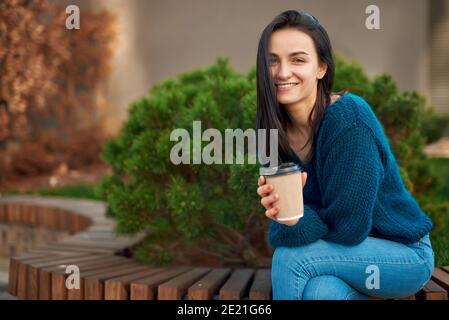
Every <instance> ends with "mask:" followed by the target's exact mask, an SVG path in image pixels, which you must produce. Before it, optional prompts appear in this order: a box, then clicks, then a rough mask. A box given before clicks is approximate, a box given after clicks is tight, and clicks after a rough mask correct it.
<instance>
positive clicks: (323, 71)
mask: <svg viewBox="0 0 449 320" xmlns="http://www.w3.org/2000/svg"><path fill="white" fill-rule="evenodd" d="M326 71H327V64H325V63H321V64H320V66H319V68H318V75H317V79H323V77H324V75H325V74H326Z"/></svg>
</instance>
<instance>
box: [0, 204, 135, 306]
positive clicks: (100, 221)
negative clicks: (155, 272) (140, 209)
mask: <svg viewBox="0 0 449 320" xmlns="http://www.w3.org/2000/svg"><path fill="white" fill-rule="evenodd" d="M17 202H18V203H23V204H30V205H37V206H45V207H57V208H61V209H66V210H70V211H74V212H77V213H79V214H82V215H84V216H87V217H89V218H90V219H91V221H92V224H91V226H90V227H89V228H88V229H87V230H85V231H82V232H80V233H78V234H76V235H73V236H67V237H65V238H63V239H61V240H60V241H58V242H66V241H70V240H72V239H79V240H94V241H95V239H103V240H104V239H108V240H109V243H110V244H112V243H120V245H123V246H127V245H131V244H133V243H135V242H136V241H137V240H138V239H140V238H141V237H142V235H136V236H133V237H124V236H118V235H117V234H116V233H115V232H114V229H115V222H114V220H112V219H110V218H107V217H106V214H105V212H106V204H105V203H104V202H101V201H94V200H83V199H68V198H62V197H38V196H3V197H2V196H1V195H0V204H2V203H17ZM8 268H9V258H8V257H1V256H0V300H1V299H16V298H15V297H12V296H11V295H9V294H8V293H7V284H8Z"/></svg>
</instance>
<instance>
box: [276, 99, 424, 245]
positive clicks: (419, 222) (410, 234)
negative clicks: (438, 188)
mask: <svg viewBox="0 0 449 320" xmlns="http://www.w3.org/2000/svg"><path fill="white" fill-rule="evenodd" d="M291 160H292V161H294V162H296V163H298V164H300V165H301V166H302V169H303V171H306V172H307V182H306V185H305V187H304V190H303V198H304V216H303V217H302V218H301V219H300V220H299V222H298V223H297V224H296V225H294V226H291V227H290V226H286V225H283V224H280V223H278V222H276V221H273V220H272V221H271V222H270V227H269V237H268V240H269V244H270V245H271V246H273V247H278V246H286V247H292V246H302V245H305V244H308V243H311V242H314V241H317V240H319V239H324V240H327V241H331V242H335V243H339V244H342V245H348V246H352V245H357V244H359V243H361V242H362V241H363V240H364V239H366V237H368V236H373V237H378V238H383V239H388V240H392V241H396V242H401V243H405V244H408V243H413V242H416V241H418V240H419V239H420V238H422V237H423V236H424V235H426V234H427V233H429V231H430V230H431V229H432V221H431V220H430V218H429V217H428V216H427V215H426V214H425V213H423V211H422V210H421V209H420V207H419V205H418V203H417V202H416V200H415V199H414V198H413V196H412V195H411V193H410V192H409V191H408V190H407V189H406V187H405V185H404V183H403V181H402V178H401V176H400V174H399V168H398V164H397V162H396V159H395V157H394V155H393V153H392V151H391V149H390V146H389V142H388V139H387V137H386V135H385V132H384V130H383V127H382V125H381V124H380V122H379V121H378V119H377V118H376V116H375V114H374V112H373V110H372V109H371V107H370V105H369V104H368V103H367V102H366V101H365V100H364V99H363V98H361V97H359V96H357V95H355V94H353V93H350V92H347V93H345V94H344V95H343V96H342V97H341V98H340V99H339V100H337V101H336V102H334V103H333V104H331V105H329V106H328V107H327V108H326V111H325V113H324V117H323V119H322V122H321V124H320V127H319V131H318V134H317V140H316V145H315V149H314V155H313V158H312V159H311V160H310V161H309V162H308V163H306V164H303V163H301V160H300V159H299V158H298V157H295V158H294V159H291Z"/></svg>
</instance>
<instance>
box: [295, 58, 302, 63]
mask: <svg viewBox="0 0 449 320" xmlns="http://www.w3.org/2000/svg"><path fill="white" fill-rule="evenodd" d="M293 61H294V62H296V63H301V62H304V60H302V59H295V60H293Z"/></svg>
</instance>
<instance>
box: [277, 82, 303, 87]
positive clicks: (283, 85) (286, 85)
mask: <svg viewBox="0 0 449 320" xmlns="http://www.w3.org/2000/svg"><path fill="white" fill-rule="evenodd" d="M297 84H298V83H296V82H289V83H283V84H279V83H278V84H277V85H276V86H277V87H278V89H286V88H291V87H294V86H296V85H297Z"/></svg>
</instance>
